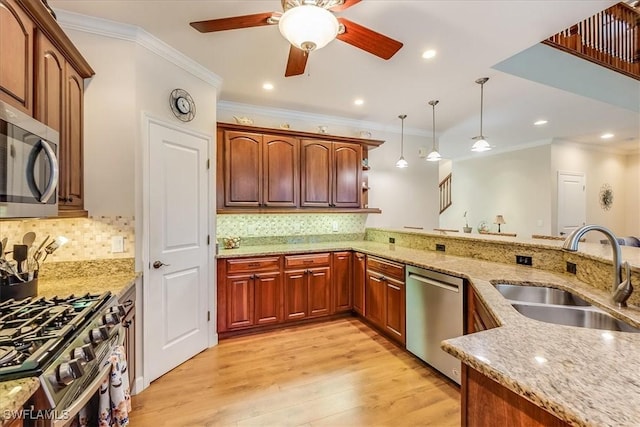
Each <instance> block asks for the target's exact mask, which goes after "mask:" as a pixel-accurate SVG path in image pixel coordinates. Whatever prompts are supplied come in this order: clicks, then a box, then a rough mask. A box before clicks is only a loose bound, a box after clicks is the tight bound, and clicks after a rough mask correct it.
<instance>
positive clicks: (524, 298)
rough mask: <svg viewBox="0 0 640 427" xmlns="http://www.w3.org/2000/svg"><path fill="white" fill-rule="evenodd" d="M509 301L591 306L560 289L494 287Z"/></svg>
mask: <svg viewBox="0 0 640 427" xmlns="http://www.w3.org/2000/svg"><path fill="white" fill-rule="evenodd" d="M494 286H495V287H496V289H497V290H498V292H500V293H501V294H502V295H503V296H504V297H505V298H506V299H508V300H510V301H520V302H533V303H541V304H555V305H573V306H583V307H586V306H591V304H589V303H588V302H587V301H585V300H583V299H582V298H580V297H578V296H576V295H574V294H572V293H571V292H568V291H564V290H562V289H556V288H551V287H547V286H532V285H512V284H506V283H499V284H496V285H494Z"/></svg>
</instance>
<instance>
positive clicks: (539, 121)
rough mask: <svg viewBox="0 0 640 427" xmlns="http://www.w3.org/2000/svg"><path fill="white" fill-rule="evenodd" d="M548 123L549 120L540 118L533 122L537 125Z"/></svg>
mask: <svg viewBox="0 0 640 427" xmlns="http://www.w3.org/2000/svg"><path fill="white" fill-rule="evenodd" d="M547 123H549V122H548V121H547V120H538V121H537V122H533V124H534V125H535V126H542V125H546V124H547Z"/></svg>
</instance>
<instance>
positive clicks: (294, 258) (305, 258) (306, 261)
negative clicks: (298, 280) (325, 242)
mask: <svg viewBox="0 0 640 427" xmlns="http://www.w3.org/2000/svg"><path fill="white" fill-rule="evenodd" d="M330 258H331V254H330V253H323V254H308V255H288V256H285V257H284V268H301V267H315V266H318V265H329V259H330Z"/></svg>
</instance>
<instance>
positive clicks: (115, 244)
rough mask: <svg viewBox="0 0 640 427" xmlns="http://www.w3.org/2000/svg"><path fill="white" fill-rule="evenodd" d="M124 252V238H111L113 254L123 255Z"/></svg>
mask: <svg viewBox="0 0 640 427" xmlns="http://www.w3.org/2000/svg"><path fill="white" fill-rule="evenodd" d="M122 252H124V237H123V236H113V237H111V253H114V254H115V253H122Z"/></svg>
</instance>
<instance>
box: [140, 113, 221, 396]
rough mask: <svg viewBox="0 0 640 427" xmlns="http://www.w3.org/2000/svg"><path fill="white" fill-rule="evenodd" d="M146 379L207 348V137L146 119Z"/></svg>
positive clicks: (209, 281) (208, 269) (147, 380)
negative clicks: (147, 261)
mask: <svg viewBox="0 0 640 427" xmlns="http://www.w3.org/2000/svg"><path fill="white" fill-rule="evenodd" d="M148 123H149V127H148V136H149V168H148V170H149V182H148V189H149V190H148V191H149V212H148V223H149V228H148V230H149V236H148V245H149V248H148V254H149V258H148V259H149V270H148V271H149V275H148V279H149V280H145V286H146V287H148V288H147V291H146V292H145V298H144V326H143V327H144V329H145V346H144V351H145V366H144V375H145V382H146V383H147V384H148V383H149V382H150V381H153V380H154V379H156V378H158V377H159V376H161V375H163V374H164V373H166V372H167V371H169V370H171V369H173V368H174V367H176V366H178V365H179V364H181V363H182V362H184V361H185V360H187V359H189V358H191V357H192V356H193V355H195V354H197V353H199V352H200V351H202V350H204V349H205V348H206V347H207V346H208V330H207V327H208V318H207V315H208V313H207V311H208V300H209V292H208V289H209V283H211V280H210V277H209V271H211V270H210V266H209V258H210V257H209V256H208V253H209V250H208V246H207V235H208V229H209V225H208V221H209V218H208V205H209V199H208V194H209V187H208V182H209V173H208V170H207V158H208V147H209V142H210V140H209V139H208V138H207V137H203V136H201V135H195V134H192V133H190V132H188V131H183V130H179V129H177V128H173V127H169V126H168V125H165V124H163V123H157V122H154V121H149V122H148Z"/></svg>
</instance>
